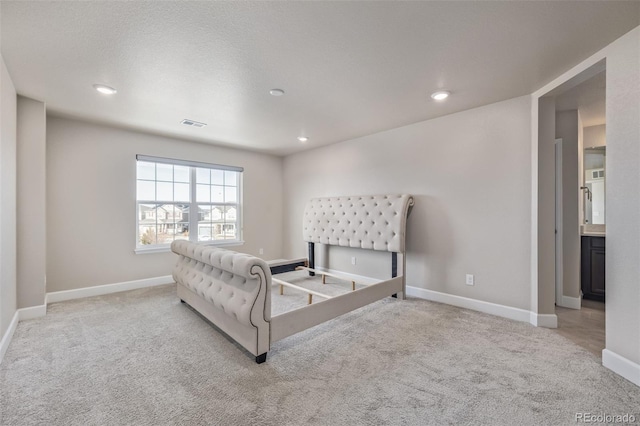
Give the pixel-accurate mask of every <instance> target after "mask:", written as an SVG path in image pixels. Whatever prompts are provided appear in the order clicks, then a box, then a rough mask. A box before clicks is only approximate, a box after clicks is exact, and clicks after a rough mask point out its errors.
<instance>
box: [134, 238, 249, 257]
mask: <svg viewBox="0 0 640 426" xmlns="http://www.w3.org/2000/svg"><path fill="white" fill-rule="evenodd" d="M198 244H200V245H203V246H211V247H233V246H242V245H244V241H241V240H233V241H224V240H223V241H216V242H210V241H207V242H205V241H200V242H199V243H198ZM134 252H135V254H153V253H170V252H171V246H170V245H163V246H155V247H136V249H135V250H134Z"/></svg>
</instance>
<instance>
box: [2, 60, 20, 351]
mask: <svg viewBox="0 0 640 426" xmlns="http://www.w3.org/2000/svg"><path fill="white" fill-rule="evenodd" d="M15 312H16V89H15V87H14V86H13V82H12V81H11V76H10V75H9V72H8V71H7V67H6V66H5V63H4V59H2V56H0V339H1V338H2V336H4V333H5V331H7V328H8V327H9V323H10V322H11V320H12V318H13V315H14V314H15Z"/></svg>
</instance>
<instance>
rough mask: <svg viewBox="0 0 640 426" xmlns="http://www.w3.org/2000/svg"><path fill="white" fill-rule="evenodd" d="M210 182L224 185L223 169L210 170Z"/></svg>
mask: <svg viewBox="0 0 640 426" xmlns="http://www.w3.org/2000/svg"><path fill="white" fill-rule="evenodd" d="M211 183H212V184H214V185H224V170H213V169H212V170H211Z"/></svg>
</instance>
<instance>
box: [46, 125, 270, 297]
mask: <svg viewBox="0 0 640 426" xmlns="http://www.w3.org/2000/svg"><path fill="white" fill-rule="evenodd" d="M136 154H144V155H152V156H159V157H169V158H180V159H186V160H196V161H203V162H211V163H217V164H228V165H234V166H240V167H244V169H245V171H244V177H243V179H244V196H243V198H244V204H243V214H244V240H245V241H246V243H245V244H244V246H242V247H236V248H231V249H236V250H241V251H243V252H246V253H251V254H254V255H258V250H259V248H264V255H262V256H261V257H263V258H265V259H273V258H280V257H282V252H281V249H282V159H281V158H279V157H275V156H270V155H265V154H258V153H251V152H246V151H241V150H234V149H228V148H221V147H215V146H213V145H207V144H202V143H196V142H188V141H184V140H177V139H171V138H165V137H160V136H154V135H149V134H143V133H136V132H133V131H128V130H123V129H118V128H112V127H106V126H100V125H95V124H89V123H85V122H80V121H74V120H69V119H63V118H56V117H48V120H47V291H49V292H54V291H60V290H69V289H76V288H83V287H91V286H96V285H101V284H111V283H118V282H123V281H130V280H136V279H144V278H150V277H157V276H164V275H169V274H171V269H172V267H173V265H174V263H175V255H174V254H172V253H154V254H135V253H134V248H135V242H136V233H135V217H136V184H135V179H136V160H135V156H136Z"/></svg>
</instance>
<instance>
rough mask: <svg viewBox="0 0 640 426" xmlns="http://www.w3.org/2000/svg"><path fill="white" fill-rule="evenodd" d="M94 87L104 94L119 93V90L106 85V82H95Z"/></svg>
mask: <svg viewBox="0 0 640 426" xmlns="http://www.w3.org/2000/svg"><path fill="white" fill-rule="evenodd" d="M93 88H94V89H96V90H97V91H98V92H100V93H102V94H103V95H114V94H116V93H118V91H117V90H116V89H114V88H113V87H109V86H105V85H104V84H94V85H93Z"/></svg>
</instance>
